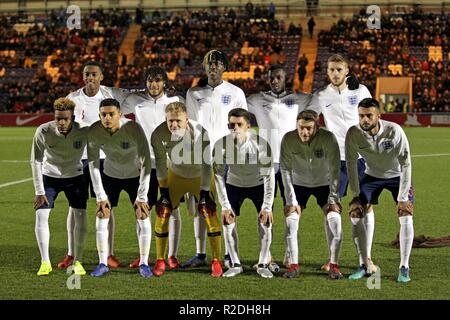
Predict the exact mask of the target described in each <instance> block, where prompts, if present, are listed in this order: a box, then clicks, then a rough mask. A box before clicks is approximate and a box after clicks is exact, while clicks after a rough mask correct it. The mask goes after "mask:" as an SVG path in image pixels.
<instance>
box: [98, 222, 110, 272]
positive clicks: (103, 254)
mask: <svg viewBox="0 0 450 320" xmlns="http://www.w3.org/2000/svg"><path fill="white" fill-rule="evenodd" d="M108 223H109V218H106V219H100V218H99V217H96V218H95V229H96V233H95V235H96V240H97V251H98V258H99V260H100V263H103V264H104V265H106V266H107V265H108V252H109V250H108V249H109V248H108V247H109V243H108V232H109V231H108Z"/></svg>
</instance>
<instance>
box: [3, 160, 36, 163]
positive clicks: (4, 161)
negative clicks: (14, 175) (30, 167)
mask: <svg viewBox="0 0 450 320" xmlns="http://www.w3.org/2000/svg"><path fill="white" fill-rule="evenodd" d="M0 162H2V163H28V162H30V161H27V160H0Z"/></svg>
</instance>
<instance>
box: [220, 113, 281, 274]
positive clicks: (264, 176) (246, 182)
mask: <svg viewBox="0 0 450 320" xmlns="http://www.w3.org/2000/svg"><path fill="white" fill-rule="evenodd" d="M228 128H229V129H230V131H231V133H230V134H229V135H226V136H225V137H223V138H222V139H220V140H218V141H217V142H216V143H215V145H214V152H213V169H214V175H215V181H216V189H217V194H218V198H219V201H220V205H221V206H222V225H223V232H224V239H225V245H226V247H227V251H228V253H229V255H230V258H231V266H230V268H229V269H228V271H226V272H225V273H224V274H223V276H224V277H234V276H236V275H238V274H239V273H241V272H242V266H241V262H240V259H239V246H238V234H237V219H236V217H237V216H239V215H240V208H241V205H242V203H243V202H244V200H245V199H247V198H248V199H250V200H252V202H253V204H254V205H255V207H256V211H257V213H258V231H259V235H260V241H261V250H260V254H259V261H258V267H257V272H258V274H259V275H261V277H263V278H272V277H273V274H272V272H270V270H269V262H270V244H271V242H272V223H273V216H272V204H273V198H274V189H275V173H274V170H273V163H272V155H271V149H270V146H269V144H268V143H267V141H266V140H264V139H263V138H261V137H259V136H258V135H256V134H254V133H252V132H251V131H249V129H250V113H249V112H248V111H247V110H245V109H242V108H238V109H233V110H231V111H230V112H229V113H228ZM226 166H228V173H227V175H226V178H225V167H226Z"/></svg>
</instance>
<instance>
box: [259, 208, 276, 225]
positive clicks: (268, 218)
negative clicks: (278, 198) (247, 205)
mask: <svg viewBox="0 0 450 320" xmlns="http://www.w3.org/2000/svg"><path fill="white" fill-rule="evenodd" d="M258 218H259V222H260V223H262V224H263V225H266V226H269V225H271V224H273V215H272V211H267V210H261V212H260V213H259V215H258Z"/></svg>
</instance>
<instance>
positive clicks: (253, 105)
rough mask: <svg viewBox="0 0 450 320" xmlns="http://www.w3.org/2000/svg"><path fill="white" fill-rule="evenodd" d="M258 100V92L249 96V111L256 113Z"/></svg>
mask: <svg viewBox="0 0 450 320" xmlns="http://www.w3.org/2000/svg"><path fill="white" fill-rule="evenodd" d="M257 102H258V96H257V95H256V94H252V95H251V96H250V97H248V99H247V108H248V111H249V112H251V113H253V114H255V111H256V108H258V106H257Z"/></svg>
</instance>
